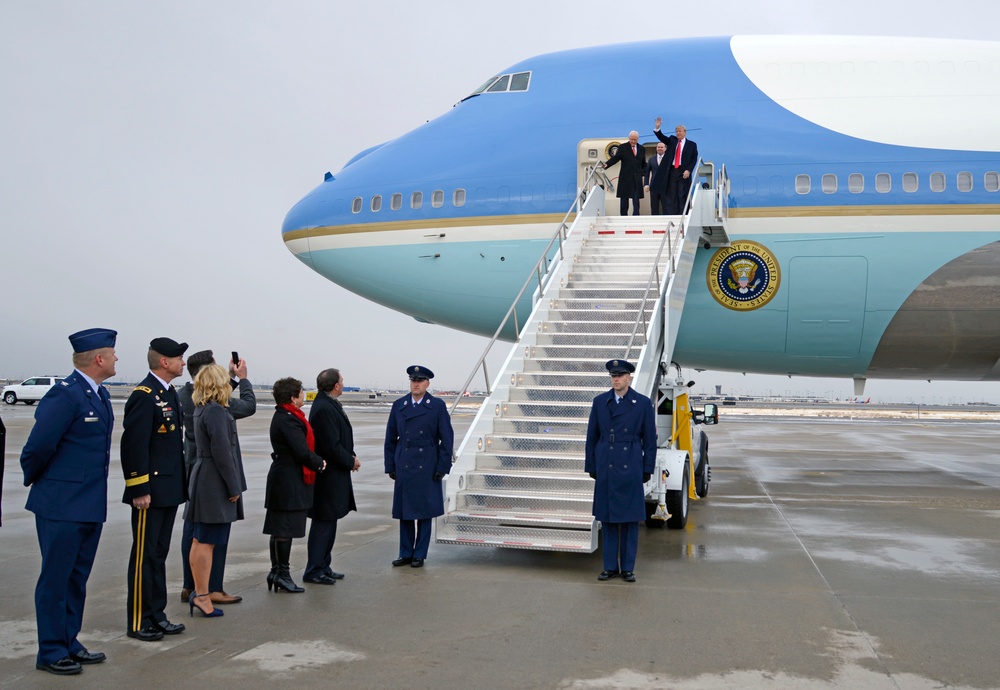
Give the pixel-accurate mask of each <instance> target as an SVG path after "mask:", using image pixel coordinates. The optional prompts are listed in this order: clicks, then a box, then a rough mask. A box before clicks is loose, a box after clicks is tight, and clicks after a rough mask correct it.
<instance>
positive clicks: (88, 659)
mask: <svg viewBox="0 0 1000 690" xmlns="http://www.w3.org/2000/svg"><path fill="white" fill-rule="evenodd" d="M117 335H118V334H117V332H115V331H112V330H109V329H107V328H90V329H88V330H85V331H80V332H78V333H74V334H73V335H71V336H70V337H69V340H70V343H71V344H72V345H73V366H74V371H73V373H72V374H70V375H69V376H67V377H66V378H65V379H63V380H62V382H61V383H59V384H58V385H56V386H54V387H52V388H51V389H50V390H49V392H48V393H46V394H45V397H43V398H42V399H41V401H40V402H39V403H38V409H37V410H36V411H35V426H34V427H33V428H32V430H31V434H30V435H29V436H28V442H27V443H25V444H24V449H23V450H22V451H21V469H22V470H24V485H25V486H30V487H31V491H29V492H28V503H27V505H26V506H25V507H26V508H27V509H28V510H30V511H31V512H33V513H34V514H35V529H36V531H37V532H38V545H39V546H40V547H41V551H42V569H41V573H39V575H38V584H37V585H36V586H35V619H36V620H37V622H38V655H37V657H36V659H35V668H37V669H39V670H41V671H48V672H49V673H55V674H57V675H73V674H77V673H80V671H82V670H83V669H82V666H81V664H98V663H100V662H102V661H104V660H105V658H106V657H105V655H104V654H103V653H101V652H88V651H87V649H86V648H85V647H84V646H83V645H82V644H80V641H79V640H78V639H77V635H78V634H79V633H80V628H81V627H82V625H83V606H84V599H85V596H86V591H87V580H88V578H89V577H90V570H91V568H92V567H93V565H94V557H95V556H96V555H97V544H98V542H99V541H100V539H101V530H102V529H103V526H104V521H105V520H106V519H107V513H108V467H109V464H110V462H111V431H112V428H113V427H114V412H113V411H112V409H111V398H110V396H108V392H107V391H106V390H105V389H104V388H103V387H102V386H101V382H102V381H104V380H106V379H108V378H111V377H112V376H114V375H115V362H116V361H118V357H116V356H115V338H116V336H117Z"/></svg>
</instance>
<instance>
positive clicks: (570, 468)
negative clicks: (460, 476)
mask: <svg viewBox="0 0 1000 690" xmlns="http://www.w3.org/2000/svg"><path fill="white" fill-rule="evenodd" d="M583 463H584V458H583V454H582V453H562V454H559V453H521V452H515V451H511V452H503V453H497V452H493V453H476V469H477V471H482V472H485V471H489V470H502V471H505V472H583Z"/></svg>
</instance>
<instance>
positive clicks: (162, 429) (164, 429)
mask: <svg viewBox="0 0 1000 690" xmlns="http://www.w3.org/2000/svg"><path fill="white" fill-rule="evenodd" d="M156 433H158V434H165V433H167V426H166V424H161V425H160V428H159V429H157V430H156Z"/></svg>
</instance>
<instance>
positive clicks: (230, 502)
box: [184, 364, 247, 618]
mask: <svg viewBox="0 0 1000 690" xmlns="http://www.w3.org/2000/svg"><path fill="white" fill-rule="evenodd" d="M231 392H232V387H231V386H230V385H229V375H228V374H227V373H226V370H225V369H223V368H222V367H220V366H219V365H218V364H210V365H207V366H204V367H202V368H201V370H200V371H199V372H198V374H197V376H195V377H194V392H193V394H192V396H191V399H192V401H193V402H194V404H195V410H194V435H195V444H196V445H197V448H198V455H197V457H196V458H195V461H194V466H193V467H192V468H191V478H190V479H189V480H188V496H189V497H190V498H189V499H188V504H187V507H186V508H185V513H184V517H185V519H186V520H188V521H189V522H191V523H192V528H193V532H192V535H193V536H192V539H191V554H190V558H189V561H190V563H191V574H192V575H193V576H194V592H192V593H191V596H190V598H189V600H188V602H189V605H190V607H191V610H190V613H191V615H194V610H195V609H196V608H197V609H198V610H199V611H201V613H202V615H204V616H207V617H209V618H215V617H217V616H221V615H222V611H221V610H219V609H216V608H215V607H214V606H213V605H212V599H211V597H209V587H208V579H209V573H210V572H211V570H212V553H213V551H214V550H215V546H216V545H217V544H228V543H229V532H230V528H231V527H232V523H234V522H235V521H237V520H242V519H243V499H242V493H243V492H244V491H246V488H247V480H246V475H245V474H244V473H243V462H242V460H241V459H240V452H239V441H238V440H237V436H236V420H235V419H233V416H232V415H231V414H229V410H228V409H227V408H228V407H229V396H230V393H231ZM199 592H201V593H200V594H199Z"/></svg>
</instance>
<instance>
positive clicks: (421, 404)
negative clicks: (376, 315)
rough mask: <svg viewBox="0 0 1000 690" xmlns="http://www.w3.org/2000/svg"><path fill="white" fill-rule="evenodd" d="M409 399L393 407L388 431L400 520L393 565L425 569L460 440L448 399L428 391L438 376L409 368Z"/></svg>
mask: <svg viewBox="0 0 1000 690" xmlns="http://www.w3.org/2000/svg"><path fill="white" fill-rule="evenodd" d="M406 373H407V374H408V375H409V377H410V394H409V395H404V396H403V397H402V398H399V399H398V400H396V401H395V402H394V403H393V404H392V410H390V412H389V421H388V423H387V424H386V428H385V472H386V474H388V475H389V477H390V478H392V479H393V480H394V481H395V482H396V486H395V487H394V489H393V494H392V517H393V518H394V519H396V520H399V558H397V559H396V560H394V561H393V562H392V564H393V565H394V566H401V565H409V566H411V567H413V568H420V567H422V566H423V564H424V559H426V558H427V549H428V548H429V546H430V543H431V521H432V519H433V518H436V517H437V516H439V515H444V494H443V491H442V489H443V485H442V483H441V480H442V479H444V476H445V475H446V474H448V473H449V472H451V455H452V448H453V446H454V442H455V435H454V432H453V431H452V428H451V417H450V416H449V415H448V407H447V406H446V405H445V404H444V401H443V400H440V399H438V398H435V397H434V396H432V395H431V394H430V393H428V392H427V388H428V386H429V385H430V379H432V378H434V372H433V371H431V370H430V369H428V368H427V367H422V366H418V365H414V366H411V367H409V368H407V370H406Z"/></svg>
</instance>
